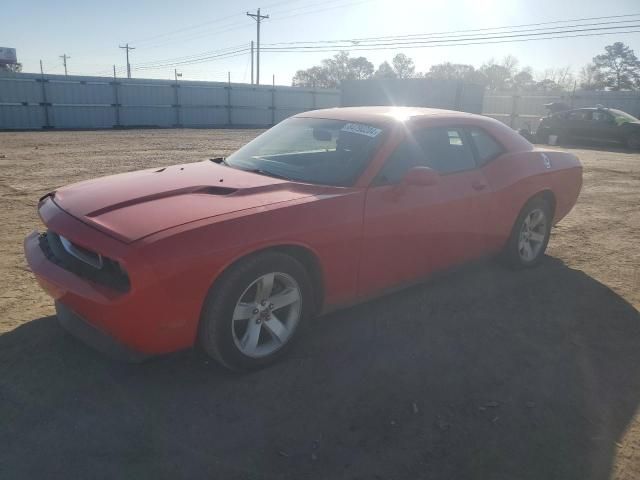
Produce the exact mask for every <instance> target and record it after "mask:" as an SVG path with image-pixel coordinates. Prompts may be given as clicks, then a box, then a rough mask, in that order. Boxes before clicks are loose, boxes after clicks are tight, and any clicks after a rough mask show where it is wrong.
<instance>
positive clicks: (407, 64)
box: [391, 53, 416, 78]
mask: <svg viewBox="0 0 640 480" xmlns="http://www.w3.org/2000/svg"><path fill="white" fill-rule="evenodd" d="M391 63H392V64H393V70H394V71H395V72H396V76H397V77H398V78H411V77H413V76H414V74H415V73H416V67H415V65H414V64H413V60H412V59H411V58H409V57H407V56H406V55H405V54H404V53H398V54H397V55H396V56H395V57H393V59H392V60H391Z"/></svg>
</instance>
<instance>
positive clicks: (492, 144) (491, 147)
mask: <svg viewBox="0 0 640 480" xmlns="http://www.w3.org/2000/svg"><path fill="white" fill-rule="evenodd" d="M470 133H471V139H472V140H473V144H474V145H475V147H476V152H477V154H478V163H479V164H480V165H486V164H487V163H489V162H490V161H491V160H493V159H494V158H496V157H497V156H498V155H501V154H502V153H503V152H504V148H502V145H500V144H499V143H498V142H497V141H496V140H495V139H494V138H493V137H492V136H491V135H489V134H488V133H486V132H485V131H483V130H479V129H476V128H473V129H471V130H470Z"/></svg>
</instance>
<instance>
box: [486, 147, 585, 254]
mask: <svg viewBox="0 0 640 480" xmlns="http://www.w3.org/2000/svg"><path fill="white" fill-rule="evenodd" d="M484 172H485V176H486V179H487V181H488V182H489V185H490V187H491V189H492V191H493V195H494V199H495V201H494V202H493V204H494V212H493V214H492V219H490V221H491V224H492V233H491V234H490V242H491V248H492V249H494V250H498V249H501V248H502V247H503V246H504V244H505V243H506V241H507V239H508V238H509V235H510V233H511V229H512V228H513V225H514V223H515V220H516V219H517V217H518V214H519V213H520V211H521V210H522V207H523V206H524V205H525V203H526V202H527V201H528V200H529V199H530V198H532V197H533V196H535V195H537V194H539V193H541V192H544V191H550V192H552V193H553V195H554V197H555V199H556V208H555V212H554V219H553V222H554V224H555V223H557V222H558V221H560V220H561V219H562V218H563V217H564V216H565V215H567V213H569V211H570V210H571V208H573V206H574V205H575V202H576V200H577V198H578V194H579V193H580V188H581V186H582V166H581V165H580V162H579V160H578V158H577V157H576V156H575V155H573V154H570V153H565V152H558V151H551V150H538V149H535V150H530V151H525V152H514V153H507V154H504V155H502V156H500V157H498V158H497V159H496V160H494V161H492V162H490V163H489V164H488V165H486V166H485V167H484Z"/></svg>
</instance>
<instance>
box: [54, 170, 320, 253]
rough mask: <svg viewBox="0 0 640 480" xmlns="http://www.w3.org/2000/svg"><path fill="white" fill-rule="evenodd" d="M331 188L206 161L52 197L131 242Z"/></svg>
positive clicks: (81, 185) (68, 189) (135, 174)
mask: <svg viewBox="0 0 640 480" xmlns="http://www.w3.org/2000/svg"><path fill="white" fill-rule="evenodd" d="M328 188H329V187H324V186H318V185H309V184H302V183H297V182H290V181H287V180H281V179H277V178H273V177H268V176H265V175H258V174H255V173H250V172H246V171H242V170H237V169H234V168H231V167H227V166H223V165H218V164H216V163H214V162H210V161H205V162H199V163H190V164H184V165H175V166H171V167H165V168H155V169H149V170H141V171H138V172H131V173H124V174H120V175H113V176H109V177H102V178H97V179H95V180H88V181H85V182H80V183H76V184H73V185H69V186H67V187H63V188H60V189H58V190H56V191H55V192H53V193H52V194H50V195H51V196H52V197H53V200H54V202H55V203H56V204H57V205H58V206H59V207H60V208H62V209H63V210H65V211H66V212H67V213H69V214H70V215H73V216H74V217H76V218H78V219H80V220H82V221H83V222H84V223H87V224H89V225H92V226H94V227H96V228H98V229H100V230H102V231H104V232H105V233H107V234H109V235H111V236H113V237H115V238H118V239H119V240H122V241H124V242H127V243H130V242H133V241H136V240H139V239H140V238H143V237H145V236H148V235H151V234H153V233H156V232H159V231H162V230H166V229H168V228H172V227H175V226H178V225H183V224H186V223H189V222H194V221H197V220H202V219H205V218H210V217H216V216H219V215H224V214H233V213H235V212H240V211H243V210H250V209H253V208H256V207H261V206H266V205H272V204H275V203H282V202H290V201H293V200H298V199H301V198H304V197H309V196H314V195H319V194H321V193H323V192H324V191H325V190H327V189H328Z"/></svg>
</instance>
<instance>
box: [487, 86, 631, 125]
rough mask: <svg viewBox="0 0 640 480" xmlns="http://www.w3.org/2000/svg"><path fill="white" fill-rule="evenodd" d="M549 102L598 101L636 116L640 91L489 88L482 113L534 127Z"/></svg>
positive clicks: (586, 104)
mask: <svg viewBox="0 0 640 480" xmlns="http://www.w3.org/2000/svg"><path fill="white" fill-rule="evenodd" d="M551 102H563V103H566V104H567V105H568V106H570V107H571V108H580V107H594V106H596V105H602V106H603V107H609V108H618V109H620V110H624V111H625V112H627V113H630V114H631V115H634V116H635V117H640V92H600V91H577V92H575V93H566V94H556V95H553V94H549V95H526V94H514V93H513V92H503V93H500V92H489V93H487V94H485V96H484V104H483V107H482V113H483V115H487V116H489V117H493V118H495V119H496V120H500V121H501V122H503V123H506V124H507V125H509V126H511V127H513V128H515V129H520V128H523V127H525V128H529V129H530V130H534V131H535V130H536V129H537V127H538V123H539V122H540V118H542V117H544V116H545V115H547V113H548V112H547V109H546V108H545V106H544V105H545V104H546V103H551Z"/></svg>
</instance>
